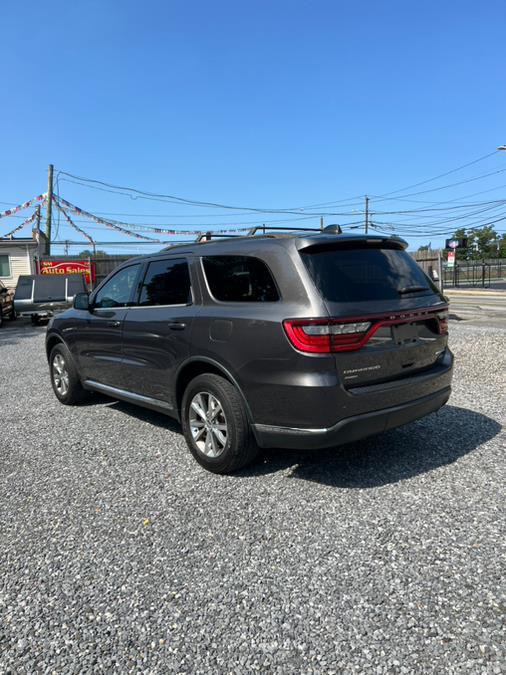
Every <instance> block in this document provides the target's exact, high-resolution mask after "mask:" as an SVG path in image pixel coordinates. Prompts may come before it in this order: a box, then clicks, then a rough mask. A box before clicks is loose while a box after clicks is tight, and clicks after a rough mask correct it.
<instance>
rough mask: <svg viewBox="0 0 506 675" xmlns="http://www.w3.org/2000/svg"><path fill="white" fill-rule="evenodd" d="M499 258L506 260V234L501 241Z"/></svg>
mask: <svg viewBox="0 0 506 675" xmlns="http://www.w3.org/2000/svg"><path fill="white" fill-rule="evenodd" d="M499 258H506V233H505V234H503V235H502V237H501V238H500V239H499Z"/></svg>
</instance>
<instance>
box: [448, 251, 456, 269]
mask: <svg viewBox="0 0 506 675" xmlns="http://www.w3.org/2000/svg"><path fill="white" fill-rule="evenodd" d="M448 267H455V251H448Z"/></svg>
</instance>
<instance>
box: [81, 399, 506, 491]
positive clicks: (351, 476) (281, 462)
mask: <svg viewBox="0 0 506 675" xmlns="http://www.w3.org/2000/svg"><path fill="white" fill-rule="evenodd" d="M108 401H110V403H108V405H110V407H113V408H115V409H117V410H119V411H121V412H123V413H125V414H127V415H130V416H132V417H135V418H137V419H138V420H141V421H143V422H147V423H148V424H154V425H155V426H157V427H161V428H163V429H168V430H169V431H174V432H176V433H181V425H180V424H178V422H176V421H175V420H173V419H171V418H170V417H167V416H166V415H163V414H161V413H158V412H155V411H151V410H147V409H146V408H140V407H138V406H136V405H132V404H130V403H126V402H123V401H113V400H111V399H108V398H107V397H105V396H104V397H103V396H100V395H98V394H97V395H95V396H94V397H93V399H92V400H90V404H91V405H93V403H99V402H108ZM500 431H501V425H500V424H498V422H496V421H495V420H493V419H491V418H490V417H487V416H486V415H482V414H481V413H478V412H475V411H473V410H468V409H466V408H458V407H456V406H452V405H446V406H444V408H442V409H441V410H439V411H438V412H437V413H433V414H432V415H429V416H428V417H426V418H424V419H422V420H418V421H417V422H413V423H411V424H408V425H406V426H404V427H400V428H398V429H393V430H391V431H387V432H385V433H383V434H380V435H379V436H371V437H370V438H366V439H364V440H362V441H357V442H355V443H349V444H347V445H342V446H338V447H335V448H327V449H325V450H279V449H269V450H262V451H261V454H260V456H259V458H258V460H257V462H256V463H255V464H253V465H251V466H249V467H247V468H245V469H243V470H242V471H239V472H237V473H235V474H233V476H232V477H237V478H241V477H254V476H263V475H268V474H271V473H275V472H277V471H282V470H284V469H288V468H291V471H290V474H289V475H290V477H291V478H300V479H302V480H309V481H314V482H317V483H322V484H324V485H330V486H332V487H340V488H371V487H378V486H381V485H387V484H389V483H396V482H398V481H400V480H404V479H406V478H412V477H414V476H417V475H419V474H423V473H427V472H429V471H432V470H434V469H437V468H439V467H441V466H445V465H446V464H452V463H453V462H455V461H457V460H458V459H459V458H460V457H463V456H464V455H467V454H469V453H470V452H472V451H473V450H475V449H476V448H477V447H479V446H480V445H481V444H482V443H486V442H487V441H489V440H490V439H491V438H494V436H497V434H498V433H499V432H500Z"/></svg>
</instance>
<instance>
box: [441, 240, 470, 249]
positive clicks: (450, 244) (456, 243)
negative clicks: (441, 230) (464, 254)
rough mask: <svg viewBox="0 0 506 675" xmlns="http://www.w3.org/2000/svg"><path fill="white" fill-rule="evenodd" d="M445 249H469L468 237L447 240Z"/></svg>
mask: <svg viewBox="0 0 506 675" xmlns="http://www.w3.org/2000/svg"><path fill="white" fill-rule="evenodd" d="M445 248H450V249H452V250H455V249H456V248H467V237H466V238H464V239H447V240H446V245H445Z"/></svg>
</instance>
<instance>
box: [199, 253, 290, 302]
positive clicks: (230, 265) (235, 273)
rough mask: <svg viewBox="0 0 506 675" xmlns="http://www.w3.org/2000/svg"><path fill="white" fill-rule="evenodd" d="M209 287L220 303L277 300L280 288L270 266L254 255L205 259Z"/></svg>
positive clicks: (203, 260) (203, 259)
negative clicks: (277, 286)
mask: <svg viewBox="0 0 506 675" xmlns="http://www.w3.org/2000/svg"><path fill="white" fill-rule="evenodd" d="M202 262H203V264H204V271H205V274H206V278H207V283H208V284H209V289H210V291H211V293H212V295H213V296H214V297H215V298H216V300H220V301H221V302H276V300H279V293H278V289H277V288H276V284H275V282H274V279H273V278H272V275H271V273H270V271H269V269H268V267H267V265H266V264H265V263H264V262H262V260H259V259H258V258H254V257H251V256H240V255H223V256H212V257H205V258H202Z"/></svg>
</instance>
